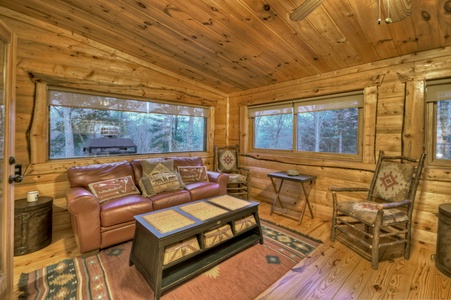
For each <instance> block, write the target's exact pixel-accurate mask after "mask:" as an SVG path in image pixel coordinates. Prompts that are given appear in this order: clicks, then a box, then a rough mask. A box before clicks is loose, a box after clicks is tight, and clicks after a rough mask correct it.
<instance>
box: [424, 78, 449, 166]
mask: <svg viewBox="0 0 451 300" xmlns="http://www.w3.org/2000/svg"><path fill="white" fill-rule="evenodd" d="M426 107H427V126H428V128H427V133H428V134H427V137H426V140H427V144H428V150H429V151H428V152H429V153H431V155H432V157H431V159H432V161H434V162H435V163H437V164H445V165H451V79H448V80H435V81H430V82H427V88H426Z"/></svg>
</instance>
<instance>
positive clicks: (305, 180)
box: [268, 172, 316, 224]
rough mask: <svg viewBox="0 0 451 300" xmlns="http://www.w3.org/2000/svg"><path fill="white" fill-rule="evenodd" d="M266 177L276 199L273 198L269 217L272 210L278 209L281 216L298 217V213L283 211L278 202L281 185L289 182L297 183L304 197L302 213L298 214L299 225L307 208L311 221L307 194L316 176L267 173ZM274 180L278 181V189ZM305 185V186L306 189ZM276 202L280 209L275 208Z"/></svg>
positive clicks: (280, 202) (311, 213) (310, 209)
mask: <svg viewBox="0 0 451 300" xmlns="http://www.w3.org/2000/svg"><path fill="white" fill-rule="evenodd" d="M268 177H269V178H270V179H271V183H272V186H273V188H274V192H275V193H276V197H275V198H274V202H273V204H272V207H271V213H270V214H271V215H272V213H273V212H274V210H277V209H279V210H281V213H283V214H287V215H292V216H296V217H298V215H299V213H298V212H293V211H290V210H288V209H285V208H284V207H283V203H282V201H281V200H280V192H281V190H282V186H283V183H284V182H285V180H289V181H295V182H299V183H300V184H301V187H302V192H303V194H304V197H305V202H304V206H303V207H302V212H301V213H300V216H299V224H301V222H302V218H303V217H304V213H305V208H306V207H307V206H308V209H309V211H310V215H311V217H312V219H313V211H312V208H311V207H310V201H309V194H310V190H311V189H312V186H313V183H314V182H315V180H316V176H313V175H305V174H299V175H296V176H290V175H288V174H287V173H286V172H274V173H268ZM274 179H280V184H279V187H277V185H276V182H275V181H274ZM305 185H307V187H306V186H305ZM277 202H279V205H280V207H277V206H276V204H277Z"/></svg>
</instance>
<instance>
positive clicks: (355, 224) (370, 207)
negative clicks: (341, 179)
mask: <svg viewBox="0 0 451 300" xmlns="http://www.w3.org/2000/svg"><path fill="white" fill-rule="evenodd" d="M424 160H425V154H424V153H423V154H421V156H420V158H419V159H412V158H408V157H405V156H385V155H384V153H383V151H380V152H379V158H378V161H377V164H376V169H375V171H374V176H373V179H372V181H371V184H370V186H369V188H359V187H356V188H353V187H330V188H329V190H330V191H331V192H332V200H333V214H332V231H331V236H330V240H331V241H332V242H334V241H335V239H336V237H337V230H338V231H340V232H341V233H343V234H345V236H346V237H347V238H348V239H345V238H343V239H341V238H340V241H342V242H343V244H345V245H346V246H348V247H349V248H351V249H352V250H354V251H355V252H357V253H358V254H360V255H361V256H363V257H365V258H367V259H369V260H371V267H372V268H373V269H374V270H377V269H378V263H379V250H380V248H381V247H387V246H395V245H398V244H405V245H404V258H405V259H409V257H410V240H411V235H412V232H411V227H412V213H413V205H414V201H415V196H416V191H417V187H418V183H419V181H420V177H421V172H422V169H423V165H424ZM354 192H367V193H368V194H367V198H366V200H364V201H359V200H355V199H352V200H351V201H350V200H349V199H348V200H347V202H344V201H342V200H341V198H342V197H343V196H340V201H338V193H347V194H348V195H349V193H354ZM359 224H360V225H359ZM362 237H363V238H362ZM349 238H350V239H351V241H352V242H349ZM357 243H359V244H360V245H361V246H362V245H363V246H364V247H365V248H366V251H365V250H363V249H362V247H358V245H359V244H357Z"/></svg>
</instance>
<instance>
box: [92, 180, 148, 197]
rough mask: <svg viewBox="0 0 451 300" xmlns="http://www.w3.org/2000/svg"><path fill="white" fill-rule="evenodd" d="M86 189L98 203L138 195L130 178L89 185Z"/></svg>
mask: <svg viewBox="0 0 451 300" xmlns="http://www.w3.org/2000/svg"><path fill="white" fill-rule="evenodd" d="M88 187H89V189H90V190H91V193H93V194H94V196H96V197H97V198H98V199H99V202H100V203H102V202H105V201H107V200H111V199H115V198H119V197H123V196H127V195H136V194H139V190H138V188H137V187H136V186H135V184H134V183H133V178H132V177H131V176H126V177H120V178H114V179H108V180H103V181H99V182H94V183H90V184H89V185H88Z"/></svg>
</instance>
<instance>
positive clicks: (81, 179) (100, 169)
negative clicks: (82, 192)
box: [67, 161, 136, 190]
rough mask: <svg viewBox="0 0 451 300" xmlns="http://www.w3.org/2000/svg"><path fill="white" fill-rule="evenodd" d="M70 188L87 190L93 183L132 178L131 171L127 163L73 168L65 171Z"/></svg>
mask: <svg viewBox="0 0 451 300" xmlns="http://www.w3.org/2000/svg"><path fill="white" fill-rule="evenodd" d="M67 176H68V179H69V183H70V187H77V186H81V187H84V188H86V189H88V190H89V187H88V186H89V184H90V183H93V182H98V181H103V180H107V179H114V178H119V177H126V176H133V170H132V167H131V166H130V164H129V163H128V162H127V161H122V162H115V163H104V164H95V165H87V166H74V167H71V168H69V169H68V170H67ZM135 184H136V183H135Z"/></svg>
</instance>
